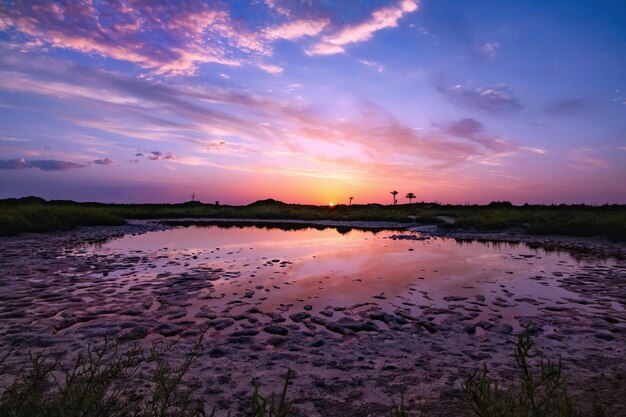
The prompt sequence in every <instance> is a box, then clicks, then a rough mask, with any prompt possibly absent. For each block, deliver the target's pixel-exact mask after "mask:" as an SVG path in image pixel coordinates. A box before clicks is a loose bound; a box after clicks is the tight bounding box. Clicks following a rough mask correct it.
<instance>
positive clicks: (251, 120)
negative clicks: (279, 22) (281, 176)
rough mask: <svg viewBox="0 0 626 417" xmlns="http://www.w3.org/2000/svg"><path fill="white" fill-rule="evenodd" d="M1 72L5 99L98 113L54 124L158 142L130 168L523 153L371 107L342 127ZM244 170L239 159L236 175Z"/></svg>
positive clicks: (256, 106) (438, 160) (165, 87)
mask: <svg viewBox="0 0 626 417" xmlns="http://www.w3.org/2000/svg"><path fill="white" fill-rule="evenodd" d="M0 66H2V68H4V69H5V71H4V72H1V71H0V82H2V80H3V79H7V80H10V81H11V82H6V83H4V84H2V87H3V88H4V89H5V90H7V91H20V92H22V93H24V94H30V95H34V96H44V97H57V98H59V99H62V100H63V102H64V104H65V105H66V106H78V107H80V108H81V109H91V110H93V111H88V112H86V111H83V112H81V113H80V114H81V115H80V116H76V115H74V114H72V115H71V116H68V112H66V111H62V110H60V109H57V108H55V107H50V108H47V111H48V112H49V114H50V115H51V116H52V117H54V116H56V117H57V118H59V119H62V120H64V121H65V122H67V123H72V124H74V125H77V126H81V127H88V128H90V129H97V130H100V131H103V132H107V134H110V135H114V136H113V137H116V138H118V139H116V140H119V141H127V139H128V138H132V139H139V140H145V141H150V143H152V144H153V145H147V144H144V145H141V147H140V148H139V149H137V148H135V149H134V150H129V156H130V159H131V160H132V159H137V160H140V159H143V158H146V159H149V160H154V161H158V160H171V161H172V162H176V163H183V164H188V165H189V164H193V165H205V166H209V165H214V164H215V160H214V157H216V158H228V157H238V158H250V160H251V161H252V160H258V158H264V159H265V160H267V161H271V162H268V163H271V164H276V165H280V164H284V163H286V162H288V161H289V162H290V161H293V160H294V159H295V160H299V159H301V158H305V157H307V156H309V155H314V156H315V157H316V158H318V157H319V158H324V157H326V158H328V157H331V156H332V157H334V158H341V157H348V156H349V157H351V158H355V159H359V160H361V161H362V162H363V164H362V165H359V167H358V169H362V170H366V166H367V164H368V163H369V164H372V163H373V162H374V161H376V162H377V163H386V164H392V165H394V166H395V165H397V166H403V167H404V168H405V169H407V170H409V171H410V172H415V170H414V167H416V166H421V167H424V166H429V167H431V168H435V169H436V170H445V169H448V168H451V167H455V166H463V165H466V164H476V163H482V162H484V161H488V160H489V159H490V158H495V157H497V158H504V157H506V156H508V155H513V154H515V153H516V152H521V147H520V146H518V145H517V144H515V143H513V142H512V141H511V140H509V139H506V138H502V137H500V136H497V135H490V134H487V133H485V131H484V130H485V128H484V126H483V125H482V123H481V122H480V121H478V120H475V119H463V120H460V121H457V122H454V123H452V124H450V125H447V126H444V127H437V126H435V127H431V128H425V129H423V130H420V131H417V130H415V129H413V127H412V126H408V125H406V124H405V123H403V122H401V121H400V120H398V119H396V118H395V117H394V115H393V114H391V113H390V112H389V111H388V110H387V109H385V108H383V107H381V106H379V105H377V104H375V103H371V102H356V103H354V104H353V106H352V109H353V110H354V114H353V115H352V116H350V117H349V118H342V119H338V118H337V117H336V115H335V114H329V113H328V111H327V109H325V108H320V107H315V106H311V105H305V104H298V103H294V102H293V101H291V100H288V99H280V98H277V97H276V96H272V95H271V93H266V94H265V95H258V94H253V93H251V92H250V91H248V90H238V89H236V88H232V87H224V86H221V85H204V84H203V85H192V84H188V83H176V82H174V81H173V80H170V82H168V83H167V84H166V83H161V82H153V81H150V80H147V79H137V78H132V77H125V76H122V75H120V74H117V73H113V72H110V71H103V70H98V69H91V68H85V67H83V66H80V65H77V64H69V63H67V62H64V61H60V60H52V59H50V58H46V59H40V58H39V59H38V58H37V57H34V56H33V57H31V59H30V60H29V62H28V63H26V62H23V61H15V60H13V59H12V55H11V54H8V55H6V56H0ZM3 75H7V76H6V77H4V76H3ZM268 121H269V123H268ZM157 144H158V145H157ZM181 144H185V145H186V146H187V148H186V149H185V152H187V154H186V156H181V155H179V154H178V153H174V152H164V151H161V150H159V149H163V147H166V146H167V147H175V146H180V145H181ZM153 146H154V147H153ZM166 149H167V148H166ZM170 149H172V148H170ZM175 149H179V148H175ZM192 152H195V155H192V154H191V153H192ZM209 154H210V157H209ZM194 158H195V159H194ZM319 161H321V159H315V160H314V161H313V162H311V164H314V163H320V162H319ZM223 165H227V164H226V163H224V164H223ZM245 165H246V164H245V162H243V159H242V160H241V162H239V163H238V164H236V166H235V167H234V168H232V169H241V167H242V166H245ZM372 166H373V165H372ZM303 168H304V167H303ZM308 169H310V170H311V171H315V170H316V169H319V167H315V166H311V167H309V168H308ZM355 169H357V168H355ZM252 170H254V169H252ZM367 172H368V174H369V173H370V170H367Z"/></svg>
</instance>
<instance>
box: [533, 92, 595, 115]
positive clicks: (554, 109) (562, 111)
mask: <svg viewBox="0 0 626 417" xmlns="http://www.w3.org/2000/svg"><path fill="white" fill-rule="evenodd" d="M596 105H597V104H596V102H594V101H593V100H592V99H591V98H590V97H577V98H572V99H566V100H559V101H555V102H553V103H551V104H549V105H548V106H546V107H545V108H544V109H543V112H544V113H545V114H547V115H550V116H570V115H578V114H582V113H585V112H588V111H589V110H592V109H594V108H595V107H596Z"/></svg>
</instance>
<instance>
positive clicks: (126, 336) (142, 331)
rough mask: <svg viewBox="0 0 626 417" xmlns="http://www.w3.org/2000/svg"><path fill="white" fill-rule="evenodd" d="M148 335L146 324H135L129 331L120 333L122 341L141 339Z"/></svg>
mask: <svg viewBox="0 0 626 417" xmlns="http://www.w3.org/2000/svg"><path fill="white" fill-rule="evenodd" d="M146 337H148V329H147V328H146V327H145V326H135V327H133V328H131V329H130V330H129V331H128V332H126V333H123V334H122V335H120V337H119V339H120V340H121V341H125V342H126V341H131V340H140V339H145V338H146Z"/></svg>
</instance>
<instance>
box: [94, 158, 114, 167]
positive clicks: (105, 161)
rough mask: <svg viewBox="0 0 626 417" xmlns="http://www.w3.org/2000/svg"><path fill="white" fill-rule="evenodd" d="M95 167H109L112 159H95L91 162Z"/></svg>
mask: <svg viewBox="0 0 626 417" xmlns="http://www.w3.org/2000/svg"><path fill="white" fill-rule="evenodd" d="M93 163H94V164H96V165H111V164H112V163H113V160H112V159H109V158H104V159H96V160H94V161H93Z"/></svg>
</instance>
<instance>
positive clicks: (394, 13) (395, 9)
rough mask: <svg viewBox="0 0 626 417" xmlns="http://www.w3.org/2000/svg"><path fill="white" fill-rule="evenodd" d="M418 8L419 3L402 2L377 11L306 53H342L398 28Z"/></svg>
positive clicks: (339, 31)
mask: <svg viewBox="0 0 626 417" xmlns="http://www.w3.org/2000/svg"><path fill="white" fill-rule="evenodd" d="M417 8H418V2H417V1H414V0H401V1H399V2H398V3H396V4H395V5H393V6H389V7H383V8H381V9H378V10H375V11H373V12H372V14H371V16H370V17H369V18H368V19H367V20H365V21H363V22H359V23H356V24H352V25H347V26H345V27H342V28H341V29H339V30H338V31H336V32H335V33H333V34H331V35H327V36H324V37H323V39H322V40H321V41H320V42H318V43H316V44H315V45H313V46H312V47H311V48H309V49H308V50H307V51H306V52H307V54H309V55H320V54H325V55H328V54H333V53H341V52H343V51H344V46H345V45H348V44H351V43H358V42H364V41H368V40H370V39H371V38H372V36H374V33H375V32H378V31H379V30H382V29H386V28H393V27H397V26H398V21H399V20H400V19H401V18H402V16H404V15H405V14H406V13H411V12H414V11H416V10H417Z"/></svg>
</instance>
